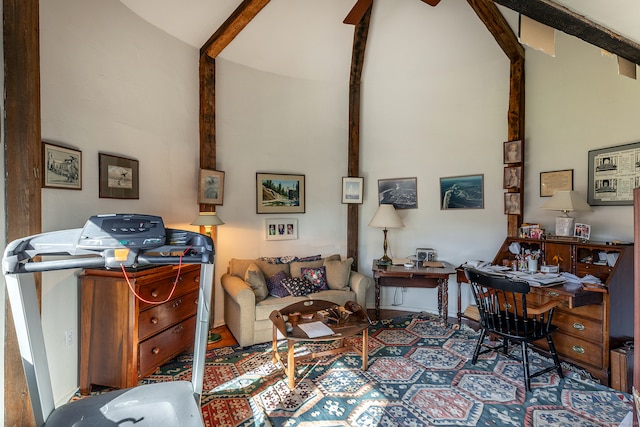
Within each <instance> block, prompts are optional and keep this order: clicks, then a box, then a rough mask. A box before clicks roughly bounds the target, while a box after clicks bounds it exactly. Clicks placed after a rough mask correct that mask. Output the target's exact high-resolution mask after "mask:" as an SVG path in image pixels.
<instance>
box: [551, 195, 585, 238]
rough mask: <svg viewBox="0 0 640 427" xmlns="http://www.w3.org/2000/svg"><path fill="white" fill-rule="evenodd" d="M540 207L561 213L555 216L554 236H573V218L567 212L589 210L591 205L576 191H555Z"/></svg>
mask: <svg viewBox="0 0 640 427" xmlns="http://www.w3.org/2000/svg"><path fill="white" fill-rule="evenodd" d="M540 207H541V208H542V209H547V210H551V211H561V212H562V213H563V215H561V216H558V217H556V236H573V225H574V219H573V218H572V217H570V216H569V212H571V211H590V210H591V206H589V205H588V204H587V202H585V201H584V199H583V198H582V197H580V194H579V193H578V192H577V191H556V192H555V193H553V197H551V199H549V200H548V201H547V202H546V203H543V205H542V206H540Z"/></svg>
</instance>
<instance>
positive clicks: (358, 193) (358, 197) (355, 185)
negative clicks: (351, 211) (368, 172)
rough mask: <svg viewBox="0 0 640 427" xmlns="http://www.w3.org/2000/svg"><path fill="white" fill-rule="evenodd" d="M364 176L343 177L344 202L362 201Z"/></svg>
mask: <svg viewBox="0 0 640 427" xmlns="http://www.w3.org/2000/svg"><path fill="white" fill-rule="evenodd" d="M363 187H364V178H359V177H351V176H348V177H342V203H362V193H363Z"/></svg>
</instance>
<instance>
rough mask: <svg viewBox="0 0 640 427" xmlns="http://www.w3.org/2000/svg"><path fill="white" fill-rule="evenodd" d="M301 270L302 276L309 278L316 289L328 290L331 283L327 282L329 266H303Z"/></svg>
mask: <svg viewBox="0 0 640 427" xmlns="http://www.w3.org/2000/svg"><path fill="white" fill-rule="evenodd" d="M300 272H301V273H302V274H301V276H302V277H304V278H305V279H307V280H308V281H309V282H311V283H313V285H315V287H316V289H318V290H319V291H326V290H327V289H329V284H328V283H327V268H326V267H324V266H322V267H317V268H301V269H300Z"/></svg>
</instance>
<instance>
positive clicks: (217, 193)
mask: <svg viewBox="0 0 640 427" xmlns="http://www.w3.org/2000/svg"><path fill="white" fill-rule="evenodd" d="M223 196H224V172H221V171H213V170H207V169H200V181H199V183H198V203H201V204H208V205H221V204H222V200H223Z"/></svg>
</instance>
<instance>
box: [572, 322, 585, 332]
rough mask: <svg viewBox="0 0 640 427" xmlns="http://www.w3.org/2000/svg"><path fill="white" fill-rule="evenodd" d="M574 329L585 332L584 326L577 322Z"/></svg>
mask: <svg viewBox="0 0 640 427" xmlns="http://www.w3.org/2000/svg"><path fill="white" fill-rule="evenodd" d="M573 329H577V330H579V331H584V325H583V324H582V323H579V322H576V323H574V324H573Z"/></svg>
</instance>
